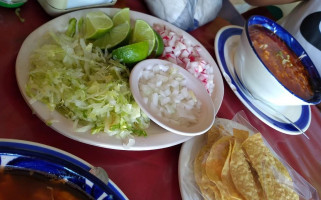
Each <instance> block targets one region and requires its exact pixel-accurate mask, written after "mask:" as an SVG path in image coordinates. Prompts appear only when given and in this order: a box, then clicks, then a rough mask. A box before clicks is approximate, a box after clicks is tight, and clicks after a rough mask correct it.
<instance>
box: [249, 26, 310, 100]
mask: <svg viewBox="0 0 321 200" xmlns="http://www.w3.org/2000/svg"><path fill="white" fill-rule="evenodd" d="M249 35H250V38H251V40H252V43H253V46H254V48H255V50H256V52H257V53H258V55H259V56H260V58H261V60H262V61H263V63H264V64H265V66H266V67H267V68H268V69H269V70H270V72H271V73H272V74H273V75H274V76H275V77H276V78H277V79H278V80H279V81H280V82H281V83H282V84H283V85H284V86H285V87H286V88H288V89H289V90H290V91H292V92H293V93H294V94H296V95H297V96H299V97H301V98H303V99H305V100H309V99H311V98H312V96H313V90H312V86H311V84H310V79H309V75H308V71H307V70H306V69H305V67H304V66H303V64H302V62H301V60H300V58H299V57H298V56H297V55H296V54H295V53H294V52H293V51H292V50H291V49H289V47H288V46H287V45H286V44H285V43H284V42H283V41H282V40H281V39H280V38H279V37H278V36H277V35H276V34H274V33H273V32H272V31H270V30H268V29H266V28H264V27H262V26H259V25H252V26H250V27H249Z"/></svg>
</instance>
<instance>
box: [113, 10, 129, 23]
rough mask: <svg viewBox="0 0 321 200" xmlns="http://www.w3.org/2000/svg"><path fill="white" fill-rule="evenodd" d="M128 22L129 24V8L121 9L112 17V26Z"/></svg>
mask: <svg viewBox="0 0 321 200" xmlns="http://www.w3.org/2000/svg"><path fill="white" fill-rule="evenodd" d="M125 22H128V23H129V24H130V14H129V8H123V9H121V10H120V11H118V12H117V13H116V14H115V15H114V16H113V23H114V26H117V25H119V24H122V23H125Z"/></svg>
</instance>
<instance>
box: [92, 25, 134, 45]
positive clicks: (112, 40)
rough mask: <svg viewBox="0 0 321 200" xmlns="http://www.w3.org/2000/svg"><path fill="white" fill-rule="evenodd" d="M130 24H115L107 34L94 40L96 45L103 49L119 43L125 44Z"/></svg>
mask: <svg viewBox="0 0 321 200" xmlns="http://www.w3.org/2000/svg"><path fill="white" fill-rule="evenodd" d="M129 33H130V25H129V23H128V22H125V23H122V24H119V25H118V26H114V27H113V28H112V29H111V30H110V31H108V32H107V33H106V34H105V35H103V36H102V37H100V38H98V39H97V40H96V41H94V42H93V45H94V46H97V47H99V48H101V49H106V48H107V49H108V50H110V49H112V48H114V47H116V46H119V45H125V44H126V43H127V42H128V38H129Z"/></svg>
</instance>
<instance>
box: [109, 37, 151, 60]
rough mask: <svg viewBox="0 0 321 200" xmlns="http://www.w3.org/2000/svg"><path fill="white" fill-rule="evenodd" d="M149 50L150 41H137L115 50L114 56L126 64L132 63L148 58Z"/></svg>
mask: <svg viewBox="0 0 321 200" xmlns="http://www.w3.org/2000/svg"><path fill="white" fill-rule="evenodd" d="M148 50H149V45H148V41H142V42H137V43H134V44H130V45H126V46H122V47H119V48H117V49H115V50H113V51H112V58H113V59H114V60H118V61H119V62H122V63H125V64H132V63H136V62H139V61H141V60H144V59H146V58H147V56H148Z"/></svg>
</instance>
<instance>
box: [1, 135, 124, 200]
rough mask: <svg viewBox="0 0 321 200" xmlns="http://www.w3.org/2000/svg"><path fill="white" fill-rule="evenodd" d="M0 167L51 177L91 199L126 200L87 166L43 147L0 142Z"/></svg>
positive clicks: (27, 143)
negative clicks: (78, 189)
mask: <svg viewBox="0 0 321 200" xmlns="http://www.w3.org/2000/svg"><path fill="white" fill-rule="evenodd" d="M2 158H3V159H2ZM8 158H10V159H9V160H8ZM0 165H1V166H2V167H14V168H20V169H27V170H28V169H29V170H35V171H39V172H42V173H43V172H44V173H47V174H51V175H55V176H56V177H58V178H63V179H65V180H68V181H69V182H71V183H73V184H75V185H77V186H78V187H80V189H82V190H83V191H84V192H86V193H87V194H89V195H91V196H92V197H93V198H95V199H102V200H126V199H127V197H126V196H125V195H124V194H123V193H122V192H121V191H120V190H119V189H118V188H117V186H116V185H114V183H113V182H112V181H109V182H108V183H107V184H105V183H104V182H103V181H101V180H100V179H99V178H98V177H96V176H95V175H93V174H92V173H90V172H89V170H90V169H91V168H92V166H90V164H89V163H86V162H85V161H83V160H81V159H80V158H77V157H76V156H73V155H72V154H68V153H67V152H64V151H62V150H59V149H55V148H53V147H50V146H47V145H42V144H38V143H34V142H28V141H22V140H11V139H0ZM88 183H89V184H88Z"/></svg>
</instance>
